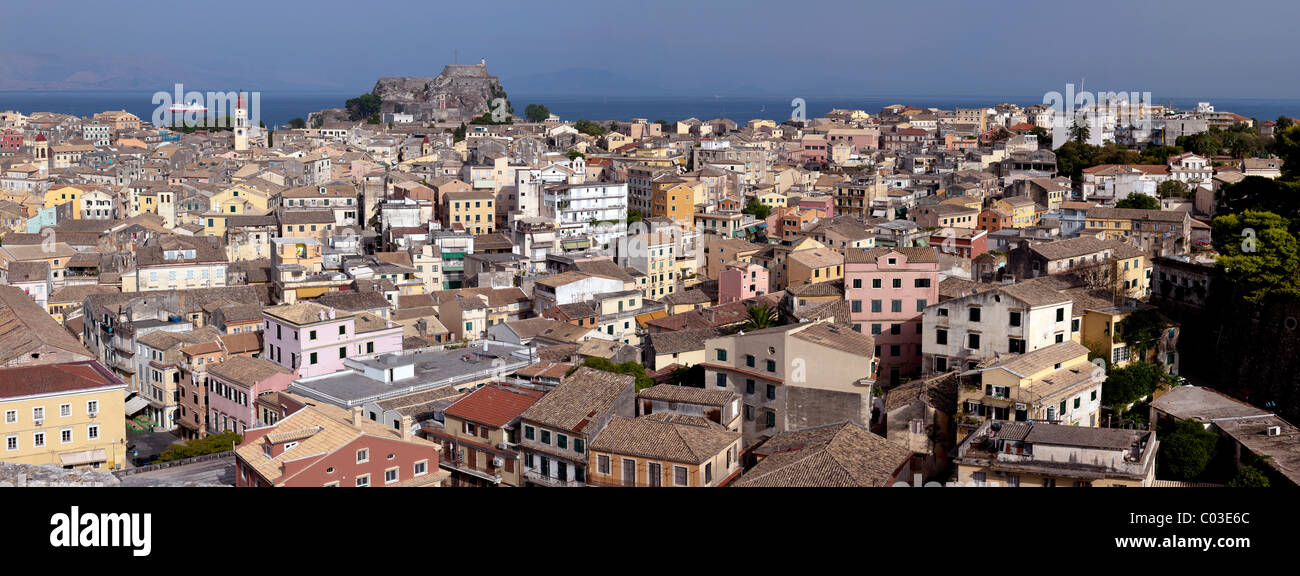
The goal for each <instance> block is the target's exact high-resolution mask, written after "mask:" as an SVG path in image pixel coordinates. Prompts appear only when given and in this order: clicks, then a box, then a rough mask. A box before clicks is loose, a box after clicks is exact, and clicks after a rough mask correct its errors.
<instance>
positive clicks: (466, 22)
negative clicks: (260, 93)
mask: <svg viewBox="0 0 1300 576" xmlns="http://www.w3.org/2000/svg"><path fill="white" fill-rule="evenodd" d="M16 4H17V5H14V6H9V7H7V8H6V10H8V11H9V12H11V14H10V17H7V18H4V19H3V20H0V89H8V90H15V89H113V90H119V89H123V90H125V89H135V90H159V89H169V88H170V87H171V86H172V84H174V83H176V82H182V83H185V84H186V86H187V87H196V88H198V89H222V90H227V89H229V90H236V89H238V90H270V89H278V90H284V89H301V90H304V91H318V92H336V93H361V92H365V91H367V90H369V89H370V88H371V87H372V86H373V85H374V82H375V80H376V79H377V78H379V77H381V76H434V75H436V74H437V73H438V72H439V71H440V70H441V69H442V66H443V65H444V64H449V63H451V62H452V60H453V58H454V54H455V53H456V51H459V61H460V62H461V63H462V64H464V63H474V62H477V61H478V60H479V59H486V60H487V62H488V70H489V71H490V72H491V73H492V74H494V75H496V76H498V77H499V78H500V79H501V81H502V84H503V85H504V87H505V88H506V90H507V91H508V92H509V91H512V90H515V91H523V92H525V93H537V92H560V91H561V90H562V87H564V86H575V88H574V89H573V91H576V92H584V91H590V90H607V91H609V92H611V93H635V94H637V95H641V96H658V95H684V96H705V95H713V94H736V93H754V94H780V95H783V96H784V95H790V94H793V95H796V96H798V95H804V94H806V95H808V96H810V97H812V96H832V95H834V96H848V95H876V96H890V95H928V96H945V95H973V96H984V95H990V96H998V95H1002V96H1007V95H1027V94H1042V93H1044V92H1047V91H1052V90H1057V91H1064V90H1065V84H1066V83H1075V84H1078V83H1079V82H1080V81H1081V79H1086V80H1085V82H1086V85H1085V86H1086V88H1088V89H1089V90H1096V91H1125V92H1128V91H1136V92H1151V93H1152V95H1153V97H1154V98H1155V99H1156V100H1157V101H1159V100H1160V99H1161V98H1162V97H1171V98H1172V97H1206V98H1210V97H1221V98H1292V97H1297V96H1300V58H1297V57H1296V54H1297V53H1298V52H1300V50H1297V48H1296V44H1295V36H1294V29H1295V23H1296V22H1297V21H1300V2H1294V1H1293V0H1272V1H1263V0H1240V1H1237V2H1232V3H1223V2H1220V1H1206V0H1182V1H1179V2H1165V1H1161V0H1148V1H1134V0H1128V1H1112V0H1093V1H1089V2H1086V3H1073V5H1065V4H1063V3H1055V2H1042V1H1034V2H1030V1H1024V0H1007V1H994V2H972V1H969V0H935V1H928V2H926V1H920V2H874V1H870V0H866V1H864V0H858V1H841V2H829V1H823V0H799V1H797V2H795V1H790V0H785V1H770V0H746V1H733V0H727V1H723V0H695V1H679V0H653V1H645V0H641V1H635V2H630V1H624V0H605V1H588V0H574V1H566V0H559V1H555V2H536V1H516V0H488V1H486V2H456V3H448V2H437V1H434V2H430V1H429V0H391V1H386V0H369V1H366V2H357V1H355V0H351V1H347V2H336V1H332V0H322V1H314V2H301V1H292V2H290V1H266V0H260V1H256V2H250V1H244V0H224V1H221V2H188V1H184V0H170V1H167V2H157V1H151V0H142V1H132V2H130V3H129V4H127V5H122V6H118V5H116V3H112V4H110V3H106V2H103V0H93V1H90V0H50V1H42V2H25V3H20V4H19V3H16Z"/></svg>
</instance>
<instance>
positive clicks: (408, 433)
mask: <svg viewBox="0 0 1300 576" xmlns="http://www.w3.org/2000/svg"><path fill="white" fill-rule="evenodd" d="M414 438H415V419H414V418H411V417H410V416H402V440H412V439H414Z"/></svg>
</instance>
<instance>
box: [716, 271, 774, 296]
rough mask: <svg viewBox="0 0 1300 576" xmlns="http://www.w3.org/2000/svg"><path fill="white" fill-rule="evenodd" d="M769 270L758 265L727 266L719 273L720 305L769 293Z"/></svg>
mask: <svg viewBox="0 0 1300 576" xmlns="http://www.w3.org/2000/svg"><path fill="white" fill-rule="evenodd" d="M767 277H768V275H767V268H764V267H762V266H759V265H758V264H749V265H746V266H727V267H726V269H724V270H723V271H721V272H719V273H718V303H719V304H726V303H728V302H737V301H740V300H745V299H748V298H753V297H755V296H758V295H760V294H766V293H767V286H768V284H767V282H768V280H767Z"/></svg>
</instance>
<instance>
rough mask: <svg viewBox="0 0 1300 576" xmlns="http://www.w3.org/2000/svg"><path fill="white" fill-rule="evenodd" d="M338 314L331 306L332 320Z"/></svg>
mask: <svg viewBox="0 0 1300 576" xmlns="http://www.w3.org/2000/svg"><path fill="white" fill-rule="evenodd" d="M336 315H337V313H336V312H335V311H334V309H333V308H330V320H333V319H334V317H335V316H336Z"/></svg>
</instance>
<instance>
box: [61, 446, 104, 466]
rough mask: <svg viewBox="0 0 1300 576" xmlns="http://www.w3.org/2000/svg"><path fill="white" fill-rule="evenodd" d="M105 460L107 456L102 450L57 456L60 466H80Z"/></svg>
mask: <svg viewBox="0 0 1300 576" xmlns="http://www.w3.org/2000/svg"><path fill="white" fill-rule="evenodd" d="M107 459H108V454H107V452H105V451H104V449H103V448H98V449H95V450H82V451H80V452H64V453H63V454H59V464H60V465H62V466H81V465H83V464H90V463H92V462H103V461H105V460H107Z"/></svg>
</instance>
